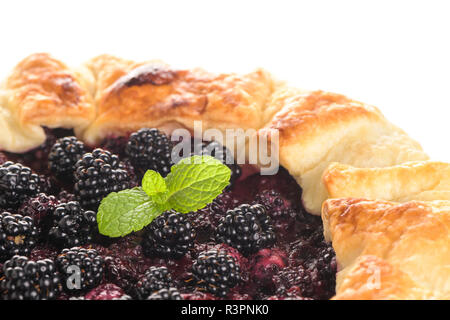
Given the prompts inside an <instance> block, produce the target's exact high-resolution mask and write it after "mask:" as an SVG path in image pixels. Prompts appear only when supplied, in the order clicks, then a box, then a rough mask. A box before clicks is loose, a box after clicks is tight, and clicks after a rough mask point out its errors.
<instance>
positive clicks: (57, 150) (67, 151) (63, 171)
mask: <svg viewBox="0 0 450 320" xmlns="http://www.w3.org/2000/svg"><path fill="white" fill-rule="evenodd" d="M84 153H85V147H84V143H83V142H81V141H79V140H78V139H77V138H75V137H73V136H72V137H64V138H60V139H58V140H57V141H56V143H55V144H54V145H53V147H52V148H51V150H50V153H49V155H48V166H49V169H50V171H51V172H53V173H54V174H55V175H56V176H57V177H60V178H61V177H63V178H65V179H71V180H72V179H73V171H74V165H75V164H76V163H77V161H78V160H79V159H80V158H81V157H82V156H83V154H84Z"/></svg>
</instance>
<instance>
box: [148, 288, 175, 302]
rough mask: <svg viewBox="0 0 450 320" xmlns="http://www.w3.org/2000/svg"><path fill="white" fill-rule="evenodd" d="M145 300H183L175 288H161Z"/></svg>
mask: <svg viewBox="0 0 450 320" xmlns="http://www.w3.org/2000/svg"><path fill="white" fill-rule="evenodd" d="M147 300H183V298H182V297H181V294H180V292H179V291H178V289H177V288H163V289H161V290H158V291H156V292H155V293H152V294H151V295H150V296H149V297H148V298H147Z"/></svg>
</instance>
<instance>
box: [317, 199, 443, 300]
mask: <svg viewBox="0 0 450 320" xmlns="http://www.w3.org/2000/svg"><path fill="white" fill-rule="evenodd" d="M322 219H323V224H324V234H325V238H326V240H328V241H332V243H333V248H334V249H335V252H336V259H337V262H338V268H339V269H340V270H341V271H339V273H338V277H337V286H336V293H337V297H338V298H339V297H341V298H344V297H346V296H347V295H349V292H350V291H351V289H352V288H351V286H350V285H349V282H352V281H354V286H355V288H354V290H358V288H361V287H364V286H366V284H365V282H364V281H368V280H369V277H366V276H364V271H362V273H361V268H362V269H364V268H366V267H364V266H361V263H362V262H361V259H363V257H364V256H375V257H377V259H375V260H374V259H372V260H373V262H370V263H372V264H375V265H379V267H380V268H381V271H380V272H382V273H383V272H384V275H385V277H382V278H381V280H380V281H381V283H378V285H379V290H382V291H383V290H386V292H385V296H383V293H382V292H381V291H378V293H377V294H376V295H373V298H376V299H383V298H384V299H392V298H394V296H395V295H396V294H398V297H397V298H399V299H401V298H404V299H407V298H412V297H413V295H415V294H416V293H417V292H416V291H420V292H421V293H420V294H423V296H421V298H424V299H425V298H430V297H431V296H432V297H433V298H436V299H444V298H448V297H449V294H450V245H449V244H450V201H410V202H405V203H395V202H389V201H381V200H366V199H358V198H342V199H329V200H327V201H326V202H325V203H324V205H323V211H322ZM383 268H384V269H385V270H388V269H389V270H390V271H383V270H384V269H383ZM366 271H367V270H366ZM376 271H377V268H375V269H374V270H373V272H372V274H375V273H376ZM358 272H359V273H360V274H359V276H358ZM366 273H367V272H366ZM358 277H359V280H358V281H355V279H358ZM386 277H387V278H386ZM389 277H393V278H394V279H397V280H398V281H399V284H398V287H395V285H393V284H391V281H390V280H386V279H389ZM383 279H384V280H383ZM383 282H384V283H383ZM387 286H393V287H392V288H390V289H389V287H387ZM403 286H405V287H403ZM408 288H409V289H408ZM349 290H350V291H349ZM413 291H414V292H413ZM346 292H347V293H346ZM405 292H406V293H408V294H411V296H409V295H408V294H406V295H405ZM350 296H351V297H353V298H360V299H366V298H368V296H366V295H365V294H361V296H358V295H356V294H351V295H349V296H347V297H348V298H350ZM417 297H418V296H417ZM417 297H416V298H417Z"/></svg>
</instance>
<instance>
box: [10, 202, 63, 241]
mask: <svg viewBox="0 0 450 320" xmlns="http://www.w3.org/2000/svg"><path fill="white" fill-rule="evenodd" d="M58 205H59V201H58V199H56V197H55V196H51V195H50V196H48V195H46V194H45V193H40V194H38V195H37V196H36V197H33V198H30V199H28V200H27V201H25V202H24V203H23V204H22V206H21V207H20V208H19V211H18V213H19V214H21V215H23V216H29V217H32V218H33V220H34V223H35V224H36V226H38V227H40V228H41V233H45V234H46V233H48V229H49V228H50V226H49V224H50V223H49V222H50V220H51V217H52V215H53V212H54V211H55V209H56V207H57V206H58Z"/></svg>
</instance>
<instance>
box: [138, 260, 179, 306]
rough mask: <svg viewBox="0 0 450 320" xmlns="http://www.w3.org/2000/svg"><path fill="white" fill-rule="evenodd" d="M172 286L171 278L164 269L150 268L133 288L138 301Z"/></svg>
mask: <svg viewBox="0 0 450 320" xmlns="http://www.w3.org/2000/svg"><path fill="white" fill-rule="evenodd" d="M173 286H174V282H173V280H172V276H171V274H170V273H169V270H168V269H167V268H166V267H150V268H149V269H148V270H147V271H146V272H145V274H144V276H143V277H142V278H141V279H140V280H139V282H138V283H137V284H136V287H135V290H134V292H135V296H136V298H138V299H140V300H145V299H147V298H148V297H149V296H150V295H151V294H153V293H155V292H157V291H159V290H161V289H164V288H166V289H168V288H171V287H173Z"/></svg>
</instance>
